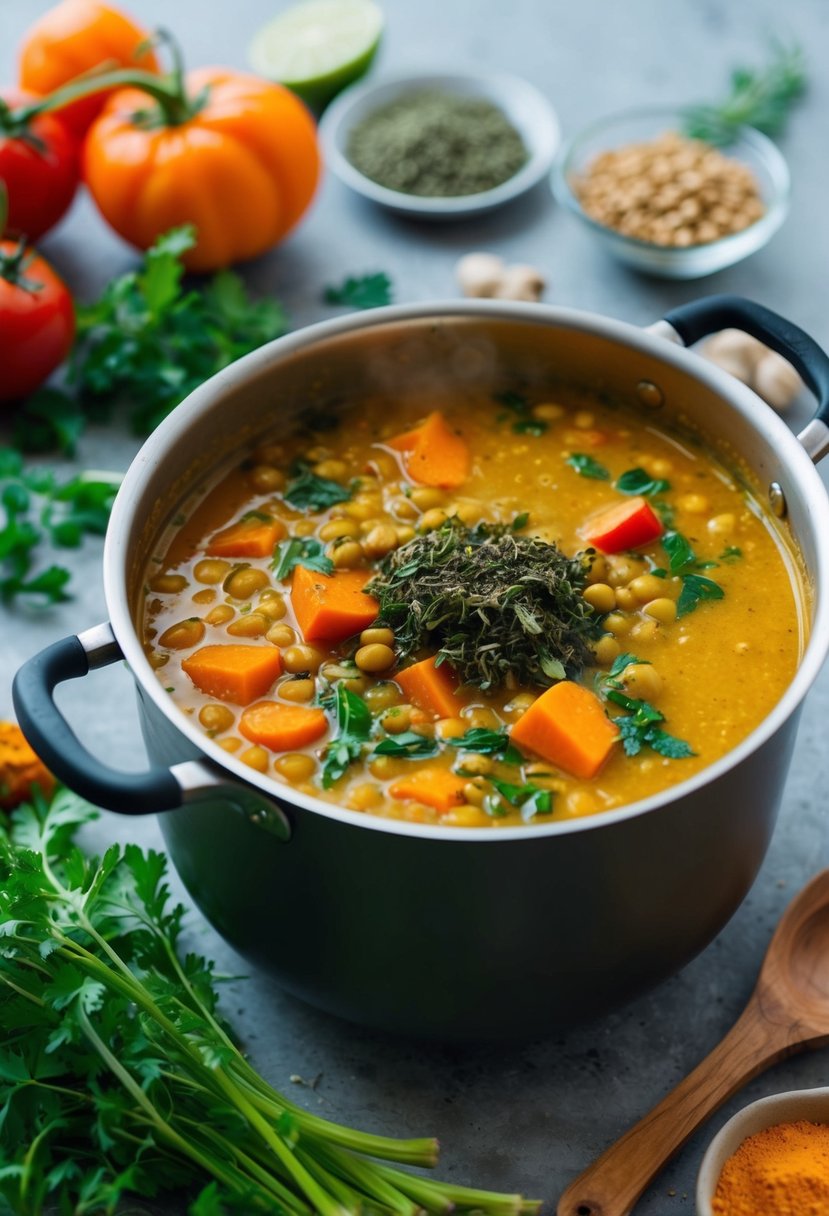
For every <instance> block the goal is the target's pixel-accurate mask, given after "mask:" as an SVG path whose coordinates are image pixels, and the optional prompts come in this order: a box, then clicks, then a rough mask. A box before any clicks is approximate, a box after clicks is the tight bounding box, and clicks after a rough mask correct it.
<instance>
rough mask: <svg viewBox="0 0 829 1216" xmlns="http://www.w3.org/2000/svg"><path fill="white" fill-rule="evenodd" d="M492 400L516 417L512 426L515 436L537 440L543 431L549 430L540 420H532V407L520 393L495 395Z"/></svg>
mask: <svg viewBox="0 0 829 1216" xmlns="http://www.w3.org/2000/svg"><path fill="white" fill-rule="evenodd" d="M494 400H495V401H497V402H498V403H499V405H505V406H506V407H507V409H508V410H512V412H513V414H517V415H518V418H517V421H516V422H513V424H512V429H513V431H514V432H515V433H516V435H534V436H535V437H536V438H538V436H539V435H543V434H544V432H545V431H547V430H549V426H548V424H547V423H546V422H543V421H542V420H541V419H540V418H533V414H532V406H531V405H530V403H529V401H528V400H527V398H526V397H522V396H521V394H520V393H512V392H506V393H495V395H494Z"/></svg>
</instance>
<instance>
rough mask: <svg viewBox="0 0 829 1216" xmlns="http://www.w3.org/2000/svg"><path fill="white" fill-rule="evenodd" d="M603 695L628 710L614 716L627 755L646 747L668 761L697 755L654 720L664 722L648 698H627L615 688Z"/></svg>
mask: <svg viewBox="0 0 829 1216" xmlns="http://www.w3.org/2000/svg"><path fill="white" fill-rule="evenodd" d="M621 657H622V656H621V655H620V658H621ZM637 661H638V660H637ZM605 696H606V697H607V699H608V701H612V702H613V703H614V704H615V705H618V706H620V707H621V708H622V709H626V710H627V711H628V713H626V714H619V715H617V716H616V717H615V718H614V719H613V723H614V725H615V726H616V727H618V730H619V735H620V738H621V740H622V747H623V748H624V749H625V754H626V755H627V756H637V755H638V754H639V752H640V751H641V750H642V748H643V747H649V748H651V750H652V751H655V752H658V753H659V754H660V755H661V756H666V757H667V758H668V759H670V760H684V759H685V758H686V757H688V756H694V755H696V753H695V752H694V751H693V749H692V748H691V746H690V744H688V743H686V742H685V741H684V740H682V739H676V738H675V737H674V736H673V735H669V734H668V733H667V732H666V731H664V730H662V729H661V727H659V726H657V723H659V722H664V721H665V716H664V714H662V713H660V711H659V710H658V709H656V708H655V707H654V706H653V705H651V704H650V703H649V702H648V701H640V700H639V699H638V698H637V697H629V696H628V695H627V693H624V692H622V691H620V689H619V688H618V687H616V688H614V687H609V688H606V689H605Z"/></svg>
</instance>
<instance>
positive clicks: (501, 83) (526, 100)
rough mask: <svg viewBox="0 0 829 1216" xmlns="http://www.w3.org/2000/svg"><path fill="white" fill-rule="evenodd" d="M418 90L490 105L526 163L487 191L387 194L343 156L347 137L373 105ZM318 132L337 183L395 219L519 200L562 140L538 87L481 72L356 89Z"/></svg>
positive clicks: (459, 215)
mask: <svg viewBox="0 0 829 1216" xmlns="http://www.w3.org/2000/svg"><path fill="white" fill-rule="evenodd" d="M423 89H438V90H440V91H441V92H446V93H455V94H457V95H459V96H461V97H479V98H483V99H485V100H486V101H491V102H493V104H494V105H496V106H498V108H499V109H500V110H502V111H503V113H504V114H505V115H506V117H507V118H508V119H509V121H510V122H511V123H512V125H513V126H514V127H515V129H516V130H517V131H518V133H519V134H520V136H521V138H522V139H523V141H524V144H525V146H526V148H527V152H528V153H529V156H528V159H527V162H526V164H525V165H524V166H523V167H522V168H521V169H519V170H518V172H517V173H515V174H513V176H512V177H510V178H508V179H507V181H505V182H502V183H501V185H500V186H495V187H494V188H493V189H492V190H482V191H481V192H479V193H478V194H463V195H457V196H455V197H451V198H431V197H423V196H421V195H417V194H404V193H402V191H399V190H389V189H388V188H387V187H386V186H381V185H379V184H378V183H377V182H375V181H372V180H371V178H369V177H366V176H365V174H363V173H361V172H360V171H359V169H355V167H354V165H352V163H351V161H350V160H349V159H348V156H347V154H346V150H347V147H348V138H349V135H350V133H351V131H352V130H353V128H354V127H355V125H356V124H357V123H358V122H360V121H362V119H364V118H365V117H366V116H367V115H368V114H370V113H371V112H372V111H373V110H376V109H378V107H380V106H383V105H386V104H387V103H388V102H391V101H396V100H397V99H398V98H400V97H404V96H406V95H407V94H409V93H416V92H420V91H421V90H423ZM319 133H320V138H321V140H322V146H323V152H324V156H325V160H326V163H327V164H328V166H329V168H331V169H332V170H333V171H334V173H336V175H337V177H339V178H340V179H341V181H343V182H345V184H346V185H347V186H350V188H351V189H352V190H355V191H356V192H357V193H358V194H362V195H363V197H364V198H368V199H371V201H372V202H375V203H379V204H380V205H381V206H383V207H388V208H390V209H391V210H392V211H396V212H397V213H398V214H400V215H407V216H410V217H412V218H415V219H422V220H454V219H464V218H465V217H467V216H470V215H475V214H477V213H480V212H483V211H492V210H494V208H496V207H501V206H503V205H504V204H505V203H509V202H511V201H512V200H513V199H515V198H518V197H519V195H521V194H524V193H526V191H527V190H530V189H532V187H533V186H535V185H536V184H537V183H538V182H540V181H541V180H542V178H544V177H545V176H546V175H547V173H549V170H550V166H551V165H552V163H553V158H554V157H555V154H556V151H557V150H558V145H559V143H560V140H561V132H560V128H559V123H558V118H557V117H556V114H555V111H554V110H553V108H552V107H551V105H550V104H549V102H548V101H547V99H546V98H545V97H544V96H543V95H542V94H541V93H539V91H538V89H536V88H534V86H533V85H531V84H529V83H528V82H527V81H526V80H521V79H520V78H519V77H517V76H501V75H490V74H488V73H484V72H462V73H435V74H434V75H432V74H418V75H409V76H399V77H395V78H394V79H389V80H385V81H378V82H376V83H374V82H372V83H369V84H359V85H355V86H354V87H352V88H350V89H346V91H345V92H344V93H341V94H340V96H339V97H338V98H337V99H336V100H335V101H334V102H333V103H332V104H331V105H330V106H329V108H328V109H327V110H326V112H325V114H324V115H323V117H322V121H321V122H320V127H319Z"/></svg>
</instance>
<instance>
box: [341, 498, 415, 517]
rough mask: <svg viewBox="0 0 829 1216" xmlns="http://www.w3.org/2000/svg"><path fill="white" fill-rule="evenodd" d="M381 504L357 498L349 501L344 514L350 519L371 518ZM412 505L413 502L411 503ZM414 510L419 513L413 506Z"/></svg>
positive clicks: (344, 508)
mask: <svg viewBox="0 0 829 1216" xmlns="http://www.w3.org/2000/svg"><path fill="white" fill-rule="evenodd" d="M379 505H380V504H379V503H374V502H371V503H369V502H361V501H359V500H357V499H355V500H354V502H347V503H346V504H345V506H344V507H343V514H344V515H347V516H348V518H349V519H356V520H358V521H359V520H363V519H371V517H372V515H376V514H377V508H378V506H379ZM409 505H410V506H411V504H409ZM412 510H413V511H414V513H415V515H417V508H416V507H414V506H412ZM410 518H411V516H410Z"/></svg>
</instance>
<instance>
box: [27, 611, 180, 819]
mask: <svg viewBox="0 0 829 1216" xmlns="http://www.w3.org/2000/svg"><path fill="white" fill-rule="evenodd" d="M93 634H97V639H96V640H97V642H98V645H97V646H95V645H86V646H85V645H84V644H83V643H82V642H81V639H80V638H79V637H75V636H73V637H68V638H61V640H60V641H59V642H54V643H53V644H52V645H51V646H47V647H46V649H45V650H41V652H40V654H36V655H34V657H33V658H31V659H29V660H28V661H27V662H26V663H24V664H23V666H22V667H21V668H20V670H19V671H18V673H17V675H16V676H15V678H14V684H13V686H12V697H13V700H14V708H15V712H16V714H17V720H18V722H19V723H20V729H21V730H22V731H23V734H24V735H25V736H26V738H27V739H28V741H29V743H30V744H31V745H32V747H33V748H34V750H35V751H36V752H37V754H38V756H40V758H41V760H43V762H44V763H45V764H46V766H47V768H49V769H51V771H52V772H53V773H54V774H55V776H56V777H58V778H59V779H60V780H61V781H63V782H64V783H65V784H66V785H68V786H69V788H70V789H73V790H75V792H76V793H78V794H80V795H81V796H82V797H84V798H86V799H87V801H89V802H91V803H93V804H94V805H95V806H101V807H106V808H107V809H108V810H112V811H122V812H123V813H125V814H127V815H144V814H148V813H150V812H153V811H169V810H172V809H173V808H174V807H178V806H181V805H182V802H183V801H184V796H183V791H182V788H181V786H180V785H179V783H178V781H177V780H176V778H175V776H174V775H173V773H172V772H171V771H170V769H166V768H151V769H150V770H149V771H148V772H145V773H119V772H118V771H117V770H116V769H114V768H110V767H109V765H107V764H103V763H102V762H101V761H100V760H98V759H96V757H95V756H93V755H92V754H91V752H88V751H87V750H86V748H85V747H84V746H83V744H82V743H81V742H80V740H79V739H78V738H77V736H76V735H75V733H74V732H73V730H72V729H71V727H70V726H69V723H68V722H67V721H66V719H65V718H64V717H63V714H62V713H61V712H60V710H59V709H58V707H57V705H55V701H54V697H53V693H54V691H55V688H56V687H57V685H58V684H62V683H63V682H64V680H76V679H78V678H79V677H80V676H85V675H87V674H88V673H89V671H90V670H91V668H92V667H93V666H94V667H103V666H106V665H108V664H109V663H115V662H117V661H118V660H119V659H120V658H121V657H122V655H121V651H120V648H119V646H118V644H117V642H116V641H115V638H114V637H113V636H112V633H111V632H109V633H108V634H107V633H104V632H102V631H101V632H99V631H96V630H90V631H89V635H93ZM89 635H86V636H89Z"/></svg>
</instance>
